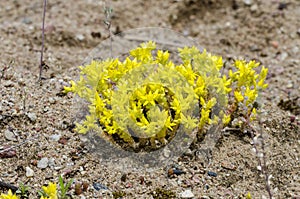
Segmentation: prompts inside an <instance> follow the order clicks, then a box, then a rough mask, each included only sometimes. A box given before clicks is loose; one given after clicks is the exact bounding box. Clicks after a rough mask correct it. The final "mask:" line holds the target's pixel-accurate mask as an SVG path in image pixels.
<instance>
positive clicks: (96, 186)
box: [93, 182, 108, 191]
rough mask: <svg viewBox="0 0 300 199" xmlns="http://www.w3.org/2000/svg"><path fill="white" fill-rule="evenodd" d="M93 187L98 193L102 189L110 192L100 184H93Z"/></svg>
mask: <svg viewBox="0 0 300 199" xmlns="http://www.w3.org/2000/svg"><path fill="white" fill-rule="evenodd" d="M93 187H94V189H96V190H97V191H100V190H101V189H104V190H108V188H107V187H106V186H104V185H102V184H100V183H98V182H94V183H93Z"/></svg>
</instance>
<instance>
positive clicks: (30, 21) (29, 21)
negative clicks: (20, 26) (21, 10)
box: [22, 17, 32, 24]
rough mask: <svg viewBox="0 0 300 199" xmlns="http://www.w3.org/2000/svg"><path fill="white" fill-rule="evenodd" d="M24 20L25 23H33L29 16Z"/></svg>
mask: <svg viewBox="0 0 300 199" xmlns="http://www.w3.org/2000/svg"><path fill="white" fill-rule="evenodd" d="M22 22H23V23H24V24H31V23H32V20H31V19H30V18H28V17H24V18H23V20H22Z"/></svg>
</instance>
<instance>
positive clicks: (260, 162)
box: [247, 117, 273, 199]
mask: <svg viewBox="0 0 300 199" xmlns="http://www.w3.org/2000/svg"><path fill="white" fill-rule="evenodd" d="M257 119H258V123H259V132H258V130H256V129H255V128H254V127H253V126H252V125H251V124H250V121H249V119H248V120H247V125H248V127H249V128H250V134H251V139H252V142H253V148H254V150H255V154H256V156H257V161H258V166H259V167H260V168H261V173H262V174H263V175H264V178H265V187H266V191H267V193H268V195H269V198H270V199H272V198H273V194H272V191H271V185H270V180H269V177H270V175H269V171H268V166H267V158H266V156H267V154H266V148H265V141H264V137H263V130H262V128H261V125H262V122H261V120H260V118H259V117H257ZM254 133H255V134H256V135H257V137H258V138H260V143H261V151H259V149H258V146H259V143H258V141H256V140H255V136H254ZM260 153H261V154H262V157H261V155H260Z"/></svg>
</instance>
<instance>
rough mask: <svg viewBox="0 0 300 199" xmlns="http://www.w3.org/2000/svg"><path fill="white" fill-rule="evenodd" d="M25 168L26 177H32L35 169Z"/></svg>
mask: <svg viewBox="0 0 300 199" xmlns="http://www.w3.org/2000/svg"><path fill="white" fill-rule="evenodd" d="M25 170H26V177H28V178H30V177H32V176H34V171H33V170H32V169H31V168H30V167H26V168H25Z"/></svg>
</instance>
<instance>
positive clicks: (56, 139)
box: [49, 134, 61, 142]
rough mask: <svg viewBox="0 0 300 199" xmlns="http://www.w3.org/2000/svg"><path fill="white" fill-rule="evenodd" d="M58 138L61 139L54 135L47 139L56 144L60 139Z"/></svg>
mask: <svg viewBox="0 0 300 199" xmlns="http://www.w3.org/2000/svg"><path fill="white" fill-rule="evenodd" d="M60 137H61V135H59V134H55V135H51V136H50V137H49V139H50V140H51V141H54V142H57V141H58V140H59V139H60Z"/></svg>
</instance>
